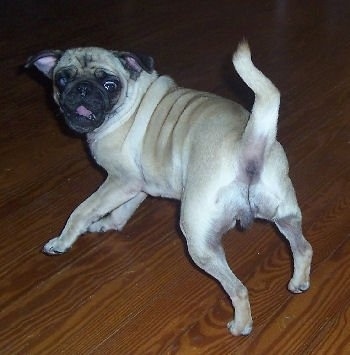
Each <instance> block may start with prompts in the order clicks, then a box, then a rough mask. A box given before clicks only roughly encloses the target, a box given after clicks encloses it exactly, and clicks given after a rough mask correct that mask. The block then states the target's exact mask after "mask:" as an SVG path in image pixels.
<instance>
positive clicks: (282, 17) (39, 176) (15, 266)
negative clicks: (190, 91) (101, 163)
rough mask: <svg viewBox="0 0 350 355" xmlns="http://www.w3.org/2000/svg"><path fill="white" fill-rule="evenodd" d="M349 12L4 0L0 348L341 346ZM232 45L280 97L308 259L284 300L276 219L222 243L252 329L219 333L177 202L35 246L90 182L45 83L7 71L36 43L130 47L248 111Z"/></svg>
mask: <svg viewBox="0 0 350 355" xmlns="http://www.w3.org/2000/svg"><path fill="white" fill-rule="evenodd" d="M349 18H350V4H348V2H346V1H344V0H343V1H333V2H330V1H325V0H320V1H318V2H317V3H316V2H314V3H313V2H304V3H301V2H296V1H278V2H276V1H271V0H262V1H260V0H259V1H257V0H256V1H230V0H222V1H214V0H208V1H199V0H192V1H185V0H179V1H175V2H174V1H173V2H170V1H169V0H163V1H160V0H156V1H152V2H140V1H136V0H129V1H118V2H117V1H115V2H114V1H108V0H101V1H94V0H86V1H84V2H81V1H75V2H68V1H67V2H65V1H63V2H57V1H53V0H49V1H45V2H39V1H24V2H21V3H20V2H16V1H4V2H2V4H1V11H0V24H1V25H0V26H1V29H2V31H1V32H2V36H1V37H0V51H1V55H0V63H1V65H0V72H1V78H2V81H1V82H2V85H1V86H0V109H1V119H2V121H1V122H2V127H1V130H0V156H1V160H0V162H1V169H0V217H1V227H2V228H1V232H0V233H1V235H0V260H1V267H0V277H1V283H0V354H56V353H67V354H122V355H124V354H185V355H187V354H244V355H245V354H350V345H349V344H350V327H349V320H350V311H349V310H350V301H349V300H350V281H349V280H350V271H349V270H350V239H349V237H350V235H349V229H350V214H349V202H350V195H349V191H350V186H349V183H350V179H349V177H350V154H349V147H350V146H349V143H350V137H349V117H350V100H349V97H350V96H349V95H350V66H349V62H350V27H349ZM243 36H244V37H246V38H248V40H249V42H250V45H251V48H252V51H253V58H254V61H255V63H256V64H257V66H258V67H259V68H261V69H262V70H263V71H264V73H266V74H267V75H268V76H269V77H270V78H271V79H272V80H273V82H274V83H275V84H276V85H277V86H278V88H279V89H280V90H281V93H282V104H281V111H280V112H281V113H280V120H279V131H278V138H279V140H280V141H281V143H282V144H283V145H284V147H285V149H286V152H287V155H288V158H289V162H290V169H291V171H290V174H291V177H292V180H293V182H294V185H295V188H296V192H297V196H298V200H299V202H300V206H301V209H302V212H303V222H304V223H303V229H304V232H305V235H306V236H307V238H308V240H309V241H310V243H311V244H312V245H313V247H314V259H313V264H312V275H311V281H312V287H311V288H310V290H309V291H308V292H307V293H305V294H302V295H292V294H290V293H289V292H288V290H287V288H286V285H287V283H288V280H289V278H290V277H291V267H292V265H291V256H290V251H289V248H288V246H287V244H286V242H285V241H284V240H283V238H282V237H280V236H279V234H278V233H277V231H276V229H275V228H274V227H272V226H271V225H270V224H267V223H263V222H260V221H258V222H257V223H255V224H254V225H253V226H252V227H251V228H250V229H249V230H247V231H245V232H240V231H238V230H233V231H230V232H229V233H227V235H226V236H225V238H224V244H225V249H226V252H227V257H228V260H229V262H230V265H231V266H232V269H233V270H234V272H235V273H236V274H237V276H238V277H239V278H240V279H241V280H242V281H243V282H244V283H245V285H246V286H247V287H248V290H249V295H250V301H251V306H252V312H253V319H254V330H253V333H252V334H251V335H250V336H248V337H233V336H231V335H230V334H229V332H228V331H227V329H226V323H227V322H228V321H229V320H230V319H231V318H232V316H233V314H232V308H231V306H230V302H229V300H228V298H227V296H226V295H225V293H224V291H223V290H222V289H221V287H220V286H219V285H218V283H217V282H215V281H214V280H213V279H211V278H209V277H208V276H207V275H205V274H204V273H203V272H201V271H200V270H199V269H198V268H196V267H195V266H194V264H193V263H192V262H191V260H190V259H189V257H188V254H187V251H186V247H185V243H184V240H183V237H182V235H181V232H180V231H179V228H178V226H177V220H178V208H179V204H178V203H177V202H175V201H169V200H161V199H156V198H149V199H147V200H146V201H145V202H144V203H143V205H142V206H141V207H140V208H139V210H138V211H137V212H136V214H135V216H133V218H132V219H131V220H130V222H129V223H128V224H127V226H126V227H125V229H124V230H123V231H122V232H120V233H117V232H115V233H112V232H109V233H105V234H89V235H86V236H83V237H82V238H80V239H79V241H78V242H77V244H76V245H75V246H74V248H73V249H72V250H71V251H70V252H69V253H67V254H65V255H62V256H59V257H47V256H45V255H43V254H42V253H41V252H40V250H41V247H42V245H43V244H44V243H45V242H46V241H47V240H48V239H49V238H51V237H52V236H55V235H57V234H59V233H60V230H61V228H62V227H63V225H64V223H65V221H66V219H67V217H68V216H69V214H70V213H71V211H72V210H73V209H74V208H75V207H76V206H77V205H78V204H79V203H80V202H81V201H82V200H84V199H85V198H86V197H87V196H89V195H90V194H91V193H92V192H93V191H94V190H96V188H97V187H98V186H99V185H100V184H101V182H102V181H103V180H104V178H105V174H104V172H103V171H101V170H100V169H98V168H97V167H96V165H95V164H94V163H93V162H92V161H91V159H89V158H88V152H87V149H86V145H85V144H84V142H83V140H82V139H80V138H79V137H76V136H74V135H73V134H72V133H70V132H69V131H68V130H67V129H65V128H64V126H63V124H62V122H61V119H60V117H59V115H58V113H57V108H55V106H54V104H53V102H52V99H51V98H50V83H49V82H48V81H46V80H45V79H42V78H40V76H39V75H36V74H35V73H33V72H25V71H24V70H23V67H22V66H23V64H24V62H25V60H26V58H27V57H28V56H29V55H31V54H34V53H36V52H37V51H39V50H42V49H46V48H69V47H75V46H85V45H99V46H103V47H106V48H113V49H120V50H131V51H132V50H137V51H139V52H144V53H148V54H150V55H152V56H153V57H154V58H155V60H156V67H157V70H158V71H159V72H160V73H167V74H170V75H171V76H172V77H174V78H175V79H176V80H177V81H178V83H179V84H180V85H181V86H185V87H191V88H196V89H200V90H207V91H211V92H214V93H216V94H219V95H222V96H225V97H228V98H231V99H235V100H237V101H239V102H240V103H242V104H243V105H245V106H246V107H247V108H249V107H250V106H251V104H252V102H253V101H252V100H253V97H252V94H251V92H250V91H249V90H248V89H247V87H245V86H244V84H243V83H242V82H241V80H240V79H239V78H238V76H237V74H235V73H234V71H233V69H232V65H231V54H232V51H233V50H234V48H235V46H236V44H237V42H238V41H239V40H240V39H241V38H242V37H243Z"/></svg>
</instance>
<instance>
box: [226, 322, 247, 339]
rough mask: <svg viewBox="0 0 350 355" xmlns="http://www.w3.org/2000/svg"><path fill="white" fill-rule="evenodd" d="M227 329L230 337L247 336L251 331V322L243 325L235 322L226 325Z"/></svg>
mask: <svg viewBox="0 0 350 355" xmlns="http://www.w3.org/2000/svg"><path fill="white" fill-rule="evenodd" d="M227 328H228V329H229V331H230V332H231V334H232V335H236V336H238V335H248V334H250V332H251V331H252V329H253V322H248V324H245V325H243V326H242V325H238V324H236V322H235V320H232V321H231V322H228V323H227Z"/></svg>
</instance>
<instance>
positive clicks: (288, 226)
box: [274, 190, 312, 293]
mask: <svg viewBox="0 0 350 355" xmlns="http://www.w3.org/2000/svg"><path fill="white" fill-rule="evenodd" d="M286 204H287V208H285V206H283V204H281V205H280V206H279V207H278V210H277V215H276V218H275V219H274V222H275V223H276V226H277V227H278V229H279V230H280V232H281V233H282V234H283V235H284V236H285V237H286V238H287V240H288V242H289V245H290V248H291V250H292V254H293V260H294V272H293V276H292V278H291V280H290V282H289V284H288V289H289V290H290V291H291V292H293V293H301V292H303V291H306V290H307V289H308V288H309V287H310V268H311V259H312V247H311V245H310V244H309V242H308V241H307V240H306V239H305V237H304V235H303V232H302V227H301V213H300V209H299V206H298V204H297V201H296V197H295V194H294V190H290V193H289V196H288V199H287V200H286Z"/></svg>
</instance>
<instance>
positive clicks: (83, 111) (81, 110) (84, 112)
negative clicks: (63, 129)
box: [77, 105, 92, 117]
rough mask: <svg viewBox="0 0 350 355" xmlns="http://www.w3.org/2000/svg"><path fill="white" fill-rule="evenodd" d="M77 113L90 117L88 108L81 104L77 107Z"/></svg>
mask: <svg viewBox="0 0 350 355" xmlns="http://www.w3.org/2000/svg"><path fill="white" fill-rule="evenodd" d="M77 114H78V115H80V116H84V117H90V116H91V115H92V112H91V111H90V110H88V109H87V108H86V107H85V106H83V105H81V106H79V107H78V108H77Z"/></svg>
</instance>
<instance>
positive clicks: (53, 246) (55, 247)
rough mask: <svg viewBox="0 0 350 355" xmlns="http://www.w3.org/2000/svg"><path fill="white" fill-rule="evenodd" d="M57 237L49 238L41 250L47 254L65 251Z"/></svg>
mask: <svg viewBox="0 0 350 355" xmlns="http://www.w3.org/2000/svg"><path fill="white" fill-rule="evenodd" d="M67 249H68V248H67V247H66V246H65V245H63V243H62V241H61V240H60V238H59V237H57V238H53V239H51V240H49V241H48V242H47V243H46V244H45V245H44V247H43V249H42V252H43V253H45V254H47V255H60V254H63V253H65V252H66V251H67Z"/></svg>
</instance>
